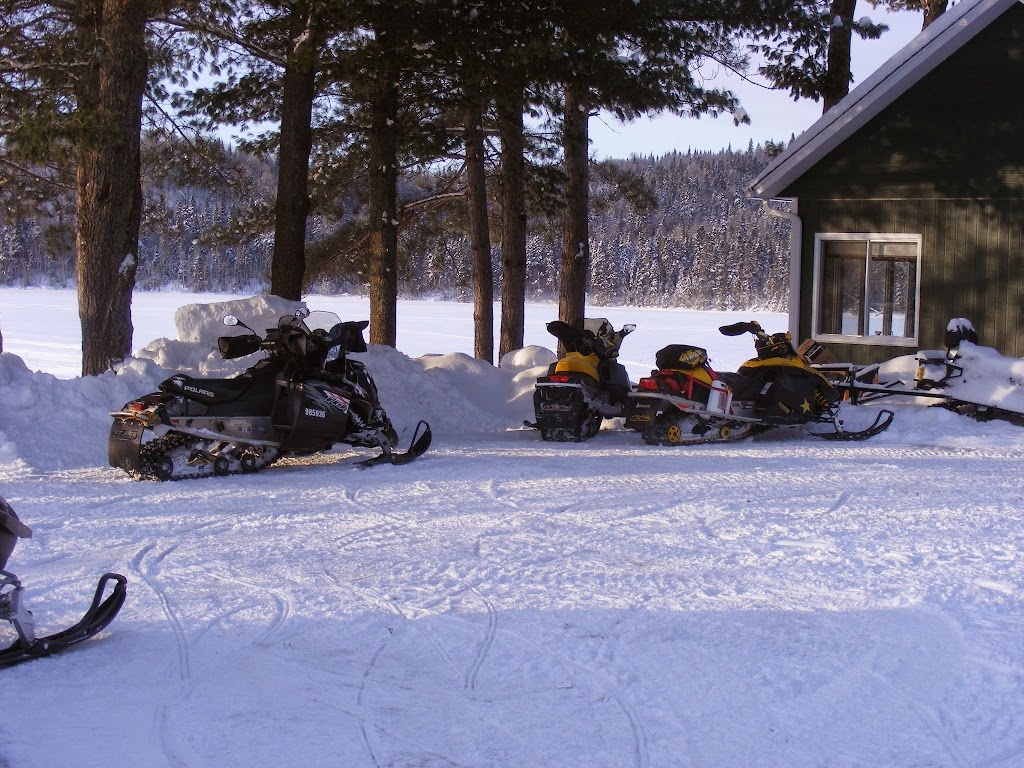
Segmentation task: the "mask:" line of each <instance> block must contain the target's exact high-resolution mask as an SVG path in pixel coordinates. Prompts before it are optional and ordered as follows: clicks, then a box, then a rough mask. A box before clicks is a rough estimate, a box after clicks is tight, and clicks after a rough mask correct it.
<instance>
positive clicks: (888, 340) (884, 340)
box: [814, 334, 918, 348]
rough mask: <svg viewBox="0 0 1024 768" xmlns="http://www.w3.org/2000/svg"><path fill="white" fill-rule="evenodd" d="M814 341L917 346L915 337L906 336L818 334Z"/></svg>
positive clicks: (884, 345) (883, 345)
mask: <svg viewBox="0 0 1024 768" xmlns="http://www.w3.org/2000/svg"><path fill="white" fill-rule="evenodd" d="M814 341H818V342H823V343H825V344H861V345H864V346H869V347H911V348H913V347H917V345H918V341H917V339H908V338H907V337H906V336H839V335H833V334H818V335H816V336H814Z"/></svg>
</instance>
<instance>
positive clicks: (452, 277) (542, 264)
mask: <svg viewBox="0 0 1024 768" xmlns="http://www.w3.org/2000/svg"><path fill="white" fill-rule="evenodd" d="M244 160H245V164H246V168H245V175H246V178H247V179H248V186H247V187H246V188H245V190H244V193H243V192H240V191H238V187H237V186H234V187H233V186H231V185H210V184H204V185H198V184H180V183H178V184H176V183H171V182H168V181H163V182H162V183H160V184H159V185H157V184H152V183H151V184H150V185H148V187H147V213H146V218H145V221H144V223H143V229H142V235H141V244H140V259H139V271H138V287H139V288H142V289H159V288H164V287H169V288H175V289H180V290H187V291H252V292H259V291H261V290H265V289H266V287H267V285H268V273H269V266H270V256H271V251H272V247H273V230H272V222H271V219H270V218H269V217H268V216H266V215H265V214H266V213H267V212H268V211H270V210H272V207H273V202H272V201H273V194H274V172H273V168H272V167H271V166H270V165H268V164H264V163H262V162H260V161H257V160H255V159H253V158H251V157H246V158H244ZM235 161H236V162H237V161H238V157H237V156H236V157H235ZM767 162H768V157H767V156H766V153H765V150H764V149H763V148H762V147H760V146H757V147H754V146H748V147H747V149H746V150H743V151H736V150H731V149H729V150H724V151H721V152H715V153H701V152H690V153H686V154H682V153H674V154H670V155H666V156H663V157H659V158H650V157H647V158H644V157H634V158H632V159H629V160H617V161H610V168H606V171H609V172H605V173H602V172H600V169H598V170H597V172H595V173H593V174H592V175H591V200H592V205H591V213H590V217H591V220H590V250H591V274H590V286H589V299H590V301H591V302H593V303H595V304H602V305H615V304H628V305H634V306H677V307H687V308H693V309H737V310H742V309H768V310H779V309H784V308H785V305H786V300H787V295H788V280H789V278H788V253H789V237H788V236H789V223H788V222H787V221H786V220H785V219H782V218H779V217H775V216H771V215H769V214H767V213H766V212H765V211H764V210H763V209H762V208H761V206H760V205H757V204H756V203H755V202H752V201H749V200H747V199H746V198H745V196H744V194H743V191H742V190H743V186H744V185H745V183H746V182H747V181H749V179H751V178H753V177H754V176H755V175H756V174H757V173H758V172H759V171H760V170H761V169H762V168H763V167H764V165H765V164H766V163H767ZM623 175H626V176H629V177H632V179H633V182H634V183H632V184H631V187H632V188H633V189H637V188H639V189H640V190H641V191H642V193H641V194H640V195H636V194H633V195H625V194H623V193H622V191H621V189H622V185H621V179H622V176H623ZM409 194H410V195H415V194H416V192H415V190H410V191H409ZM638 197H639V198H640V199H641V200H645V201H646V204H644V203H643V202H641V203H638V202H637V199H638ZM358 206H359V203H358V202H352V203H351V204H349V205H345V204H339V205H335V206H333V208H332V210H333V212H334V213H333V214H331V215H330V216H329V215H326V214H323V213H316V214H314V215H313V216H312V217H311V219H310V227H309V239H310V241H311V250H312V251H313V252H314V253H318V254H319V255H318V257H317V258H316V259H315V260H314V261H315V263H318V264H321V265H328V266H329V268H328V266H325V267H324V268H322V269H319V270H316V269H314V270H313V272H314V274H313V275H311V276H310V285H309V288H310V290H311V291H317V292H332V293H337V292H350V293H360V292H363V291H364V290H365V265H364V263H363V262H362V260H361V259H360V258H358V257H353V256H351V255H347V256H345V257H344V258H342V259H340V261H341V264H340V266H339V264H337V263H336V262H337V261H339V259H332V258H331V256H332V255H333V254H331V253H330V249H331V244H332V242H333V239H332V238H334V237H335V235H336V233H337V231H338V230H340V229H343V228H344V227H345V226H346V225H347V224H349V223H350V220H346V217H352V218H355V217H356V216H357V214H358ZM463 207H464V206H463V204H462V203H461V201H458V202H454V203H450V204H449V205H447V206H444V207H441V208H436V209H434V210H432V211H431V212H430V213H428V214H425V215H422V216H420V217H419V218H416V219H414V220H413V221H412V222H411V223H410V224H409V225H407V226H406V227H405V228H404V229H403V232H402V249H401V253H402V258H403V264H402V268H403V274H402V280H401V284H400V285H401V292H402V294H403V295H404V296H405V297H410V298H414V297H443V298H448V299H459V300H467V301H469V300H472V295H473V287H472V280H471V277H472V276H471V264H472V261H471V256H472V254H471V247H470V241H469V235H468V233H467V231H466V226H465V216H464V212H463ZM261 221H266V222H267V225H266V226H265V227H261ZM560 247H561V221H560V219H559V217H558V216H557V215H549V216H545V215H542V214H537V215H534V216H531V219H530V233H529V238H528V295H529V298H531V299H532V300H546V299H552V298H555V297H557V295H558V269H559V260H560ZM500 248H501V244H500V241H499V240H498V239H497V237H495V239H494V246H493V251H494V256H493V263H494V274H495V281H496V282H500V280H501V269H500ZM74 258H75V257H74V242H73V224H72V223H71V222H69V221H67V220H66V219H65V218H62V215H61V214H60V213H59V212H58V207H54V208H46V209H40V211H39V213H38V214H37V215H36V216H33V217H26V218H21V219H20V220H18V221H17V222H16V223H15V224H14V225H10V226H0V283H2V284H4V285H59V286H68V285H72V284H73V283H74V280H75V262H74Z"/></svg>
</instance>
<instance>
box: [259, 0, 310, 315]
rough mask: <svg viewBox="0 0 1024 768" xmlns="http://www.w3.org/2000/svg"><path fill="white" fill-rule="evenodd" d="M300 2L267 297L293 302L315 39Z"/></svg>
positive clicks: (302, 259)
mask: <svg viewBox="0 0 1024 768" xmlns="http://www.w3.org/2000/svg"><path fill="white" fill-rule="evenodd" d="M311 25H312V19H311V18H310V14H309V9H308V7H307V5H306V3H301V2H300V3H297V4H296V5H295V6H294V7H293V8H292V16H291V39H292V50H291V52H290V54H289V56H288V62H287V64H286V65H285V69H284V83H283V86H284V87H283V89H282V96H281V146H280V149H279V150H278V175H277V203H276V205H275V209H274V254H273V257H272V259H271V263H270V292H271V293H272V294H274V295H275V296H281V297H282V298H285V299H292V300H294V301H298V300H300V299H301V298H302V283H303V277H304V275H305V272H306V219H307V218H308V217H309V155H310V152H311V150H312V147H313V128H312V115H313V97H314V93H315V88H314V86H315V82H316V49H317V43H316V36H315V35H314V34H313V30H312V29H311V28H310V27H311Z"/></svg>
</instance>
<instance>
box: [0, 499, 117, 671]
mask: <svg viewBox="0 0 1024 768" xmlns="http://www.w3.org/2000/svg"><path fill="white" fill-rule="evenodd" d="M31 536H32V530H31V529H30V528H29V527H28V526H27V525H25V524H24V523H22V522H21V521H20V520H19V519H18V516H17V515H16V514H14V510H13V509H11V506H10V504H8V503H7V502H6V501H5V500H4V499H3V498H2V497H0V619H4V620H5V621H9V622H10V623H11V624H13V625H14V629H15V631H16V632H17V635H18V637H17V639H16V640H15V641H14V643H13V644H11V645H10V646H8V647H6V648H3V649H2V650H0V667H8V666H11V665H12V664H17V663H18V662H21V661H28V660H29V659H36V658H39V657H40V656H49V655H50V654H53V653H58V652H60V651H63V650H64V649H65V648H68V647H69V646H72V645H75V644H76V643H80V642H82V641H83V640H88V639H89V638H90V637H92V636H93V635H95V634H96V633H97V632H99V631H100V630H101V629H103V628H104V627H105V626H107V624H109V623H110V622H111V621H112V620H113V618H114V617H115V616H117V612H118V611H120V610H121V606H122V605H124V598H125V586H126V584H127V579H125V577H124V576H122V575H121V574H119V573H105V574H104V575H103V576H102V577H101V578H100V583H99V584H98V585H97V587H96V593H95V595H94V596H93V599H92V604H91V605H90V606H89V610H87V611H86V612H85V615H84V616H82V618H81V620H79V622H78V623H77V624H75V625H74V626H72V627H69V628H68V629H65V630H64V631H63V632H58V633H56V634H53V635H47V636H46V637H37V636H36V633H35V621H34V619H33V617H32V612H31V611H29V610H28V609H27V608H26V607H25V602H24V600H23V598H22V593H23V591H24V587H22V586H21V582H20V581H18V577H17V576H15V575H14V574H13V573H11V572H10V571H7V570H5V569H6V568H7V559H8V558H9V557H10V556H11V552H13V551H14V545H15V544H17V542H18V539H27V538H29V537H31ZM110 582H114V584H113V588H112V590H111V592H110V594H109V595H107V596H106V597H104V594H105V593H106V591H107V584H108V583H110Z"/></svg>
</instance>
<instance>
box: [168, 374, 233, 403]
mask: <svg viewBox="0 0 1024 768" xmlns="http://www.w3.org/2000/svg"><path fill="white" fill-rule="evenodd" d="M252 381H253V377H252V376H249V375H245V374H243V375H242V376H236V377H234V378H231V379H206V378H193V377H192V376H185V375H184V374H178V375H177V376H172V377H171V378H169V379H167V380H166V381H163V382H161V383H160V391H161V392H167V393H168V394H173V395H182V396H183V397H187V398H189V399H190V400H195V401H196V402H199V403H203V404H204V405H216V404H217V403H229V402H231V401H233V400H237V399H238V398H239V397H241V396H242V395H243V394H245V393H246V392H247V391H248V390H249V388H250V387H251V386H252Z"/></svg>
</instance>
